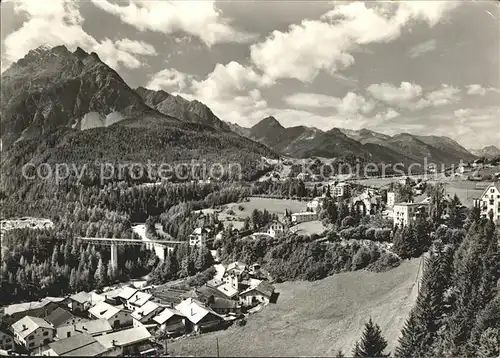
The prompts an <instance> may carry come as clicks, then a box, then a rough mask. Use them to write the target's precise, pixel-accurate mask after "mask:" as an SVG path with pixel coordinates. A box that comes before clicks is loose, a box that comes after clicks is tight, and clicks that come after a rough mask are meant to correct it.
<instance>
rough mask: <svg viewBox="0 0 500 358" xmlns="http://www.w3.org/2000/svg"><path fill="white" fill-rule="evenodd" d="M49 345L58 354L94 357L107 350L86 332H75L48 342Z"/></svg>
mask: <svg viewBox="0 0 500 358" xmlns="http://www.w3.org/2000/svg"><path fill="white" fill-rule="evenodd" d="M49 347H50V348H51V349H52V350H53V351H54V352H56V353H57V355H58V356H84V357H95V356H97V355H100V354H102V353H104V352H106V351H107V350H108V349H107V348H105V347H104V346H103V345H102V344H100V343H99V342H98V341H97V340H96V339H95V338H94V337H92V336H91V335H89V334H88V333H81V334H76V335H74V336H71V337H68V338H64V339H61V340H58V341H55V342H52V343H49Z"/></svg>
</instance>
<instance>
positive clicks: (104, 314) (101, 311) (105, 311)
mask: <svg viewBox="0 0 500 358" xmlns="http://www.w3.org/2000/svg"><path fill="white" fill-rule="evenodd" d="M120 311H121V309H120V308H118V307H115V306H111V305H110V304H108V303H106V302H99V303H98V304H96V305H95V306H94V307H92V308H91V309H89V313H90V314H92V316H94V317H97V318H98V319H110V318H111V317H113V316H114V315H115V314H117V313H118V312H120Z"/></svg>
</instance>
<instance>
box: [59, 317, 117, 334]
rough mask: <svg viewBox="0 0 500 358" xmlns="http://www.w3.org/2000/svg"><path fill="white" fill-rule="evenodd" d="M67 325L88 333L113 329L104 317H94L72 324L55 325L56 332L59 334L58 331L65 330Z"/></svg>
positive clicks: (77, 330) (74, 329) (72, 328)
mask: <svg viewBox="0 0 500 358" xmlns="http://www.w3.org/2000/svg"><path fill="white" fill-rule="evenodd" d="M69 327H71V330H73V331H76V332H82V333H83V332H86V333H88V334H90V335H93V334H98V333H105V332H111V331H112V330H113V328H112V327H111V325H110V324H109V322H108V321H106V320H105V319H94V320H91V321H87V322H79V323H76V324H74V325H68V326H61V327H57V334H58V335H60V332H67V331H68V328H69Z"/></svg>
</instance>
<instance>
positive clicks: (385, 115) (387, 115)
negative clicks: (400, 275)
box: [374, 108, 400, 121]
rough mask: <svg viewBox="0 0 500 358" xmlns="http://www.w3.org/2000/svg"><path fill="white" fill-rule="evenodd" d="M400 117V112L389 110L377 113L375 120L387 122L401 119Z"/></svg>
mask: <svg viewBox="0 0 500 358" xmlns="http://www.w3.org/2000/svg"><path fill="white" fill-rule="evenodd" d="M399 115H400V113H399V112H397V111H395V110H394V109H392V108H388V109H387V110H385V111H383V112H380V113H377V114H376V115H375V117H374V118H375V119H376V120H380V121H386V120H389V119H393V118H396V117H399Z"/></svg>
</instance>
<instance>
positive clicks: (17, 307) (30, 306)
mask: <svg viewBox="0 0 500 358" xmlns="http://www.w3.org/2000/svg"><path fill="white" fill-rule="evenodd" d="M49 303H53V301H52V300H49V299H42V300H41V301H32V302H24V303H16V304H14V305H9V306H7V307H5V309H4V313H5V314H6V315H13V314H16V313H19V312H25V311H30V310H35V309H39V308H43V307H45V306H46V305H48V304H49Z"/></svg>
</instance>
